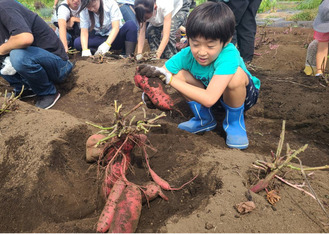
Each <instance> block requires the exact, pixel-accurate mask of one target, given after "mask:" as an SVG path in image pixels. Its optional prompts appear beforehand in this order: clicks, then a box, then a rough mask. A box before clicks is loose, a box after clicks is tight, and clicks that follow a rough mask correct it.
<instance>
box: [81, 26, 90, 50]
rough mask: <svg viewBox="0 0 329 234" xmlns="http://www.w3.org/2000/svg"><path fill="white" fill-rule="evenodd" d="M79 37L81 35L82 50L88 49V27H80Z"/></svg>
mask: <svg viewBox="0 0 329 234" xmlns="http://www.w3.org/2000/svg"><path fill="white" fill-rule="evenodd" d="M80 37H81V47H82V51H84V50H87V49H88V37H89V32H88V28H81V33H80Z"/></svg>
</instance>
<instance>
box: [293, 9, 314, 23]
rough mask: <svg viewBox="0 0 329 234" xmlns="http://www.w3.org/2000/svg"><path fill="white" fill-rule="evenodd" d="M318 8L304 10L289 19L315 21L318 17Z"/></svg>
mask: <svg viewBox="0 0 329 234" xmlns="http://www.w3.org/2000/svg"><path fill="white" fill-rule="evenodd" d="M316 14H317V9H311V10H303V11H302V12H300V13H297V14H295V15H293V16H292V17H291V18H290V19H289V20H292V21H313V20H314V19H315V17H316Z"/></svg>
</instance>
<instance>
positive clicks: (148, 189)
mask: <svg viewBox="0 0 329 234" xmlns="http://www.w3.org/2000/svg"><path fill="white" fill-rule="evenodd" d="M142 187H144V188H145V190H144V189H143V193H142V196H143V202H146V201H147V202H149V201H152V200H153V199H155V198H157V197H158V196H160V197H162V198H163V199H164V200H166V201H168V200H169V199H168V197H167V196H166V195H164V193H163V192H162V190H161V187H160V185H158V184H156V183H155V182H153V181H149V182H147V183H146V184H145V185H143V186H142Z"/></svg>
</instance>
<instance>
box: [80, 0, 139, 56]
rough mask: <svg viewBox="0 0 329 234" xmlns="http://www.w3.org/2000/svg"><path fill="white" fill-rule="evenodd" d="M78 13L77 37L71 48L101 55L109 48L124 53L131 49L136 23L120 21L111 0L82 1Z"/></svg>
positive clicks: (84, 52) (119, 13)
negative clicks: (79, 29) (79, 31)
mask: <svg viewBox="0 0 329 234" xmlns="http://www.w3.org/2000/svg"><path fill="white" fill-rule="evenodd" d="M80 9H81V12H80V28H81V37H78V38H77V39H75V41H74V48H76V49H77V50H82V56H83V57H88V56H91V55H92V53H91V50H90V49H93V50H96V52H95V55H100V54H105V53H106V52H108V51H109V50H110V49H111V48H113V49H114V50H124V51H125V53H126V56H130V55H131V54H133V53H134V52H135V47H136V43H137V26H136V24H135V23H134V22H133V21H131V20H130V21H127V22H125V23H124V24H123V23H122V19H123V17H122V14H121V12H120V9H119V6H118V3H117V2H116V1H114V0H82V1H81V8H80Z"/></svg>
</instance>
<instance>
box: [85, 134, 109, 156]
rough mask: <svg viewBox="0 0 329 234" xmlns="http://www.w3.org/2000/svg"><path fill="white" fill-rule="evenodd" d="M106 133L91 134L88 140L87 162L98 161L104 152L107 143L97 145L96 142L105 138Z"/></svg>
mask: <svg viewBox="0 0 329 234" xmlns="http://www.w3.org/2000/svg"><path fill="white" fill-rule="evenodd" d="M105 137H106V136H105V135H102V134H94V135H91V136H90V137H89V138H88V139H87V142H86V161H87V162H95V161H97V160H98V159H99V158H100V157H101V156H102V154H103V150H104V147H105V145H99V146H97V147H95V146H96V144H97V142H98V141H100V140H101V139H103V138H105Z"/></svg>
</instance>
